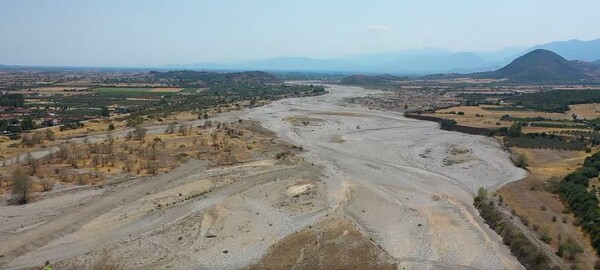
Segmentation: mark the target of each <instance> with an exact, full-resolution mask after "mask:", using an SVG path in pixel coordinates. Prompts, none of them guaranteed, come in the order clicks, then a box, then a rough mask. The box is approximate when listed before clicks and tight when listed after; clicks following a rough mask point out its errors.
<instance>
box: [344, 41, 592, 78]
mask: <svg viewBox="0 0 600 270" xmlns="http://www.w3.org/2000/svg"><path fill="white" fill-rule="evenodd" d="M461 77H470V78H476V79H507V80H508V81H509V82H517V83H580V82H594V83H596V82H600V61H596V62H586V61H581V60H571V61H568V60H567V59H565V58H563V57H562V56H560V55H558V54H556V53H554V52H552V51H549V50H544V49H535V50H533V51H530V52H528V53H526V54H525V55H523V56H520V57H518V58H517V59H515V60H513V61H512V62H510V63H509V64H508V65H506V66H504V67H502V68H499V69H497V70H495V71H486V72H475V73H469V74H459V73H445V74H434V75H427V76H422V77H420V78H423V79H452V78H461ZM406 79H407V78H406V77H398V76H393V75H387V74H386V75H364V74H358V75H351V76H348V77H345V78H343V79H342V80H341V81H340V82H341V83H342V84H352V85H369V84H388V83H391V82H395V81H399V80H406Z"/></svg>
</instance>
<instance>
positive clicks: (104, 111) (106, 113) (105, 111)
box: [100, 106, 110, 117]
mask: <svg viewBox="0 0 600 270" xmlns="http://www.w3.org/2000/svg"><path fill="white" fill-rule="evenodd" d="M100 115H101V116H102V117H110V111H109V110H108V108H107V107H106V106H105V107H102V111H101V112H100Z"/></svg>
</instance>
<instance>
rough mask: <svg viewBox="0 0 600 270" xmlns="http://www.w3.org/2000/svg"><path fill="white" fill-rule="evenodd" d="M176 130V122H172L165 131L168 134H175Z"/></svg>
mask: <svg viewBox="0 0 600 270" xmlns="http://www.w3.org/2000/svg"><path fill="white" fill-rule="evenodd" d="M174 132H175V123H171V124H169V125H168V126H167V128H166V129H165V133H167V134H173V133H174Z"/></svg>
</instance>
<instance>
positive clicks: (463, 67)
mask: <svg viewBox="0 0 600 270" xmlns="http://www.w3.org/2000/svg"><path fill="white" fill-rule="evenodd" d="M537 49H545V50H550V51H553V52H555V53H557V54H559V55H561V56H563V57H564V58H566V59H567V60H583V61H587V62H593V61H600V39H597V40H592V41H581V40H570V41H558V42H552V43H547V44H541V45H536V46H533V47H531V48H507V49H503V50H499V51H494V52H452V51H449V50H445V49H437V48H428V49H420V50H406V51H401V52H396V53H381V54H365V55H355V56H348V57H340V58H334V59H314V58H307V57H278V58H271V59H264V60H256V61H247V62H239V63H229V64H208V63H204V64H190V65H173V66H167V67H165V68H168V69H216V70H265V71H321V72H347V73H357V72H361V73H367V74H368V73H390V74H403V75H423V74H433V73H471V72H482V71H489V70H495V69H498V68H501V67H503V66H505V65H507V64H508V63H510V62H511V61H512V60H513V59H515V58H517V57H519V56H521V55H523V54H525V53H528V52H532V51H535V50H537Z"/></svg>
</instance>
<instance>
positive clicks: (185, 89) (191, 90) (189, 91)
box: [181, 87, 198, 93]
mask: <svg viewBox="0 0 600 270" xmlns="http://www.w3.org/2000/svg"><path fill="white" fill-rule="evenodd" d="M197 90H198V87H191V88H190V87H186V88H183V90H181V92H183V93H196V91H197Z"/></svg>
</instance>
